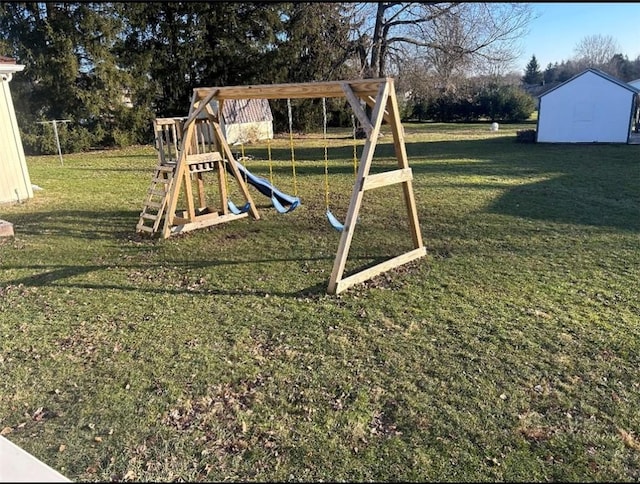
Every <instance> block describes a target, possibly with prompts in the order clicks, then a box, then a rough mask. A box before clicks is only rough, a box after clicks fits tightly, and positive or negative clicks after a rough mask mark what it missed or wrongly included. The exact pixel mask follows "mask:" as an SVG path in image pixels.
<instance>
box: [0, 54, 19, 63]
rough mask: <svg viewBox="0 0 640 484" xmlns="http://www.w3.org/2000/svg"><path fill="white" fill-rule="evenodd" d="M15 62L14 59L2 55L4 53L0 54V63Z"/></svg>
mask: <svg viewBox="0 0 640 484" xmlns="http://www.w3.org/2000/svg"><path fill="white" fill-rule="evenodd" d="M15 63H16V60H15V59H13V58H11V57H7V56H4V55H0V64H15Z"/></svg>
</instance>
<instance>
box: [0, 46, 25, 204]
mask: <svg viewBox="0 0 640 484" xmlns="http://www.w3.org/2000/svg"><path fill="white" fill-rule="evenodd" d="M23 69H24V66H23V65H21V64H16V61H15V60H14V59H11V58H9V57H4V56H0V203H9V202H20V201H22V200H26V199H28V198H32V197H33V189H32V188H31V179H30V177H29V171H28V170H27V163H26V161H25V158H24V149H23V147H22V139H21V138H20V130H19V129H18V123H17V121H16V113H15V111H14V109H13V100H12V98H11V90H10V89H9V82H10V81H11V79H12V77H13V74H14V73H16V72H20V71H22V70H23Z"/></svg>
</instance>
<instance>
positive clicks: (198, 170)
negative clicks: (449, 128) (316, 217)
mask: <svg viewBox="0 0 640 484" xmlns="http://www.w3.org/2000/svg"><path fill="white" fill-rule="evenodd" d="M327 97H335V98H345V99H346V100H347V102H348V103H349V105H350V106H351V108H352V110H353V114H354V115H355V117H356V118H357V119H358V121H359V124H360V126H361V127H362V128H363V130H364V131H365V133H366V135H367V138H366V141H365V143H364V147H363V150H362V155H361V157H360V161H359V165H358V171H357V175H356V181H355V183H354V186H353V190H352V193H351V199H350V202H349V208H348V210H347V214H346V218H345V221H344V223H342V224H341V223H340V222H338V221H337V220H336V224H337V225H334V223H333V222H331V224H332V225H333V226H334V227H335V228H336V229H338V230H339V231H340V233H341V236H340V242H339V245H338V250H337V253H336V257H335V260H334V264H333V270H332V272H331V276H330V278H329V285H328V288H327V292H328V293H329V294H338V293H340V292H342V291H344V290H346V289H347V288H349V287H351V286H353V285H355V284H359V283H361V282H364V281H366V280H368V279H371V278H373V277H375V276H376V275H378V274H381V273H383V272H386V271H388V270H390V269H393V268H395V267H398V266H400V265H403V264H406V263H408V262H410V261H413V260H415V259H418V258H420V257H423V256H425V255H426V249H425V247H424V245H423V242H422V236H421V233H420V225H419V221H418V214H417V210H416V203H415V198H414V193H413V185H412V180H413V174H412V171H411V168H410V167H409V162H408V159H407V153H406V148H405V143H404V134H403V129H402V125H401V123H400V114H399V109H398V102H397V99H396V94H395V88H394V82H393V79H392V78H381V79H363V80H352V81H327V82H310V83H294V84H264V85H250V86H230V87H205V88H196V89H194V90H193V96H192V99H191V106H190V109H189V114H188V117H187V119H186V120H185V121H184V123H180V126H179V128H176V125H177V123H176V122H175V119H173V118H169V119H165V120H156V123H154V124H155V129H156V138H157V140H160V141H159V144H160V146H158V149H159V153H158V155H159V164H158V166H157V167H156V170H155V173H154V175H153V178H152V182H151V186H150V188H149V191H148V193H147V196H146V199H145V202H144V206H143V209H142V212H141V213H140V219H139V222H138V225H137V227H136V228H137V231H138V232H141V233H147V234H151V235H154V234H160V236H161V237H162V238H168V237H170V236H171V235H174V234H178V233H181V232H186V231H189V230H195V229H199V228H203V227H209V226H212V225H216V224H219V223H225V222H229V221H232V220H237V219H239V218H242V217H247V216H248V215H251V217H253V218H254V219H256V220H257V219H259V218H260V215H259V213H258V210H257V208H256V205H255V203H254V201H253V198H252V197H251V194H250V192H249V189H248V186H247V181H246V177H243V175H242V173H243V172H242V167H241V165H240V164H239V163H238V161H237V160H236V159H235V157H234V154H233V152H232V150H231V148H230V146H229V144H228V143H227V142H226V139H225V136H224V134H223V131H222V128H221V122H223V119H222V112H223V110H222V106H223V103H224V102H225V100H233V99H287V100H289V99H309V98H327ZM212 101H217V102H218V109H217V112H216V111H214V109H213V108H212V106H211V102H212ZM361 102H364V103H365V104H366V105H367V106H369V107H370V108H371V116H370V117H369V116H368V115H367V113H366V112H365V110H364V109H363V107H362V105H361ZM324 114H325V129H326V111H325V113H324ZM383 120H384V121H386V122H387V123H388V125H389V127H390V130H391V134H392V137H393V145H394V149H395V155H396V159H397V168H396V169H393V170H389V171H385V172H381V173H375V174H369V171H370V167H371V163H372V160H373V157H374V152H375V148H376V145H377V142H378V136H379V134H380V127H381V125H382V122H383ZM176 129H179V130H180V131H181V132H180V133H177V132H175V131H173V136H166V137H164V136H162V134H163V133H165V134H168V131H172V130H176ZM159 135H160V136H159ZM325 136H326V135H325ZM179 138H181V140H180V142H179V146H178V143H176V142H175V140H177V139H179ZM162 139H165V140H166V139H173V140H174V145H173V147H171V146H170V145H171V143H168V145H169V146H163V145H162V141H161V140H162ZM172 149H173V152H172ZM168 153H169V155H168ZM325 164H326V148H325ZM205 172H214V173H215V174H217V179H218V183H217V186H218V193H219V195H220V203H219V204H217V205H216V206H211V205H208V204H207V200H206V196H205V191H204V179H203V173H205ZM227 172H229V173H230V174H231V175H233V178H234V179H235V181H236V183H237V184H238V188H239V191H240V193H241V194H242V196H243V197H244V199H245V201H246V203H245V207H246V210H244V211H241V210H238V211H237V213H236V211H232V210H230V208H229V204H228V203H227V202H228V201H229V196H228V180H227ZM244 173H245V174H246V172H244ZM325 176H326V171H325ZM194 184H195V186H196V194H197V205H198V206H197V207H196V199H195V197H194V191H193V185H194ZM396 184H399V185H401V186H402V192H403V196H404V202H405V206H406V211H407V218H408V222H409V232H410V236H411V239H412V243H413V247H414V248H413V249H412V250H410V251H408V252H405V253H404V254H401V255H398V256H396V257H393V258H391V259H388V260H386V261H383V262H381V263H378V264H376V265H374V266H372V267H368V268H365V269H363V270H360V271H359V272H356V273H354V274H351V275H349V276H347V277H344V272H345V266H346V263H347V258H348V255H349V248H350V246H351V241H352V238H353V235H354V232H355V227H356V223H357V220H358V213H359V211H360V207H361V205H362V199H363V196H364V192H366V191H368V190H373V189H376V188H381V187H385V186H389V185H396ZM179 200H183V203H186V209H184V210H179V211H177V205H178V201H179ZM327 217H328V218H330V211H329V207H328V201H327ZM331 217H333V215H331ZM334 218H335V217H334Z"/></svg>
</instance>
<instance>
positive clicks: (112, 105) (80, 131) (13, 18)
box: [0, 2, 126, 152]
mask: <svg viewBox="0 0 640 484" xmlns="http://www.w3.org/2000/svg"><path fill="white" fill-rule="evenodd" d="M111 12H112V5H111V4H105V3H17V2H16V3H4V4H0V32H1V33H0V37H2V40H3V41H4V44H5V45H9V46H10V48H11V52H8V54H10V55H13V56H14V57H16V58H17V59H18V60H19V62H22V63H24V64H25V66H26V67H25V70H24V72H22V73H21V75H20V76H16V78H15V81H14V84H13V86H12V87H13V92H14V100H15V104H16V116H17V117H18V123H19V125H20V127H21V128H22V130H23V141H24V144H25V149H26V150H27V151H28V152H31V151H40V150H42V149H43V148H44V147H45V145H44V144H43V143H44V141H43V140H42V139H40V140H39V139H38V136H37V135H38V132H39V131H41V128H40V127H39V125H38V124H37V121H45V120H53V119H70V120H71V121H72V124H71V125H70V126H69V129H68V130H67V132H66V133H65V134H66V136H63V137H61V143H62V144H63V148H64V149H65V151H77V150H81V149H87V148H89V147H90V146H96V145H104V144H111V143H113V142H114V137H113V133H114V131H115V130H116V129H117V126H116V124H117V119H118V118H119V114H120V113H121V112H122V111H123V110H125V109H126V107H125V106H124V104H123V102H122V95H123V92H124V83H123V81H124V78H123V77H122V76H121V75H120V72H119V70H118V68H117V66H116V62H115V57H114V55H113V53H112V51H111V48H112V46H113V43H114V40H115V37H116V35H117V34H118V32H119V30H120V29H119V25H118V22H117V19H115V18H114V16H113V15H112V14H111Z"/></svg>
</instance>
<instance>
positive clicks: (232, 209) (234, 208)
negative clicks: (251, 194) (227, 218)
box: [227, 199, 251, 215]
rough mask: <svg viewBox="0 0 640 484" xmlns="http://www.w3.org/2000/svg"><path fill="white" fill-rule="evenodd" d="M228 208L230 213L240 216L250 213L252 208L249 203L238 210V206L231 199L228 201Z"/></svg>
mask: <svg viewBox="0 0 640 484" xmlns="http://www.w3.org/2000/svg"><path fill="white" fill-rule="evenodd" d="M227 207H229V211H230V212H231V213H233V214H234V215H240V214H241V213H246V212H248V211H249V209H250V208H251V204H250V203H249V202H247V203H245V204H244V205H243V206H242V207H241V208H238V206H237V205H236V204H235V203H233V202H232V201H231V199H229V200H227Z"/></svg>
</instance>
